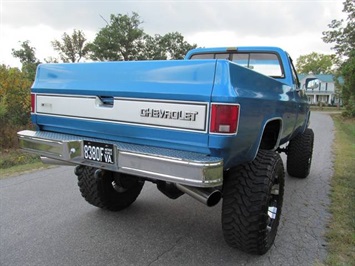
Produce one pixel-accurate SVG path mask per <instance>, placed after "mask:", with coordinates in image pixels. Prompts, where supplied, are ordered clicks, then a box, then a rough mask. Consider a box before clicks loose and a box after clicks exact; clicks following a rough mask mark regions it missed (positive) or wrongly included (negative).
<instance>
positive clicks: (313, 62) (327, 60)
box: [296, 52, 335, 74]
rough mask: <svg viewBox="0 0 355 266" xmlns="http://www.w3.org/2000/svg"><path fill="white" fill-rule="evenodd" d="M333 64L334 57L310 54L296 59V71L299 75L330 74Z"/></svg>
mask: <svg viewBox="0 0 355 266" xmlns="http://www.w3.org/2000/svg"><path fill="white" fill-rule="evenodd" d="M334 63H335V62H334V55H325V54H319V53H316V52H312V53H310V54H307V55H301V56H300V57H298V58H297V63H296V69H297V72H298V73H300V74H308V73H310V72H312V73H314V74H321V73H322V74H330V73H332V66H333V65H334Z"/></svg>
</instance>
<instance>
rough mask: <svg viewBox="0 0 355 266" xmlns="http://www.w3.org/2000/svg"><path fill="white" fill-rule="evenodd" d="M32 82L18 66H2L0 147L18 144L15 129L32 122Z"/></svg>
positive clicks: (0, 73) (0, 80)
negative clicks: (30, 119)
mask: <svg viewBox="0 0 355 266" xmlns="http://www.w3.org/2000/svg"><path fill="white" fill-rule="evenodd" d="M31 83H32V81H30V80H29V79H28V78H27V75H26V73H24V72H21V71H20V70H19V69H18V68H10V67H7V66H5V65H1V66H0V118H1V119H0V148H6V147H11V146H13V145H16V143H15V141H17V140H16V139H15V138H16V131H15V130H17V129H18V128H19V127H23V126H25V125H28V124H29V122H30V121H29V118H30V108H31V99H30V97H31V96H30V87H31ZM12 129H13V130H12Z"/></svg>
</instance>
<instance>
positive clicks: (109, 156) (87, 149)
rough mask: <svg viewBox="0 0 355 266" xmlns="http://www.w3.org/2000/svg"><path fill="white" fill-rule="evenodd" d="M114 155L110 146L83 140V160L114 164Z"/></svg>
mask: <svg viewBox="0 0 355 266" xmlns="http://www.w3.org/2000/svg"><path fill="white" fill-rule="evenodd" d="M114 156H115V154H114V149H113V145H112V144H105V143H100V142H94V141H86V140H84V158H85V159H87V160H91V161H95V162H101V163H108V164H114V163H115V157H114Z"/></svg>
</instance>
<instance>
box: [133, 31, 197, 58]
mask: <svg viewBox="0 0 355 266" xmlns="http://www.w3.org/2000/svg"><path fill="white" fill-rule="evenodd" d="M196 47H197V45H196V44H194V45H191V44H189V43H188V42H186V41H185V40H184V37H183V36H182V35H181V33H179V32H171V33H167V34H165V35H163V36H161V35H159V34H156V35H155V36H154V37H152V36H149V35H146V36H145V37H144V50H143V51H142V54H141V56H140V58H139V59H144V60H167V59H183V58H184V56H185V54H186V53H187V51H189V50H191V49H193V48H196Z"/></svg>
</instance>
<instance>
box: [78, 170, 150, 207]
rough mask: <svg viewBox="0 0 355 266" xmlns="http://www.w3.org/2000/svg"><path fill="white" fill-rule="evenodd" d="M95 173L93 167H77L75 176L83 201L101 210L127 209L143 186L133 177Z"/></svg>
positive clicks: (111, 173)
mask: <svg viewBox="0 0 355 266" xmlns="http://www.w3.org/2000/svg"><path fill="white" fill-rule="evenodd" d="M96 171H97V169H96V168H93V167H87V166H79V167H78V168H76V170H75V174H76V175H77V176H78V186H79V188H80V192H81V195H82V196H83V197H84V199H85V200H86V201H87V202H89V203H90V204H92V205H94V206H96V207H99V208H102V209H106V210H110V211H120V210H123V209H125V208H127V207H128V206H130V205H131V204H132V203H133V202H134V201H135V200H136V199H137V197H138V195H139V194H140V192H141V190H142V188H143V185H144V181H141V180H139V179H138V178H137V177H134V176H130V175H126V174H120V173H114V172H110V171H100V170H99V171H98V172H96ZM95 172H96V174H95ZM123 182H124V184H123V185H122V184H121V183H123ZM117 183H119V184H117Z"/></svg>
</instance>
